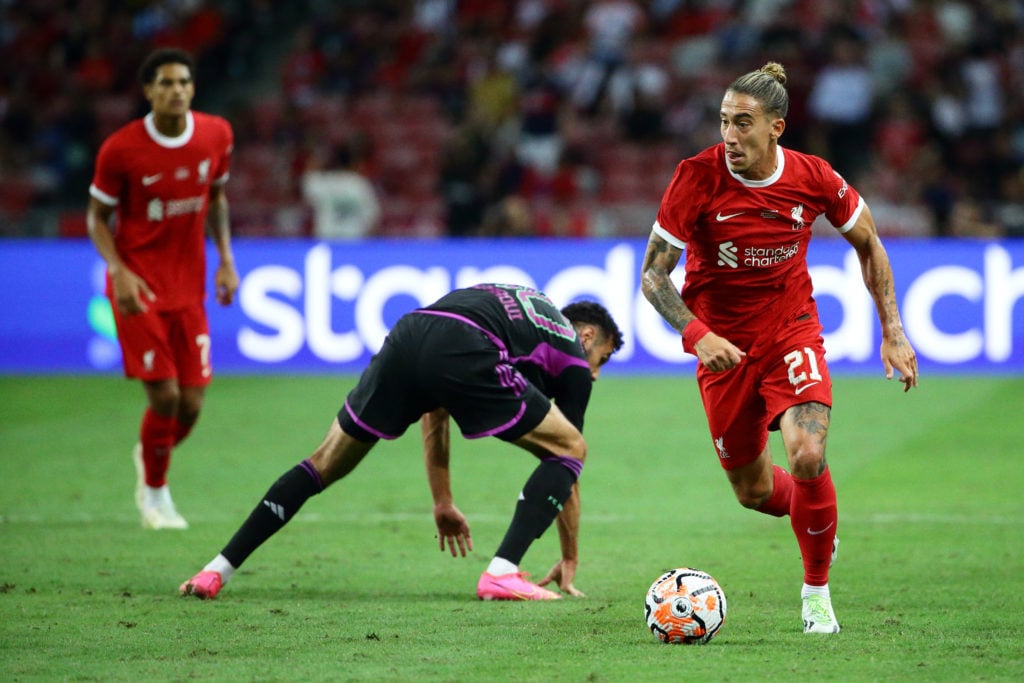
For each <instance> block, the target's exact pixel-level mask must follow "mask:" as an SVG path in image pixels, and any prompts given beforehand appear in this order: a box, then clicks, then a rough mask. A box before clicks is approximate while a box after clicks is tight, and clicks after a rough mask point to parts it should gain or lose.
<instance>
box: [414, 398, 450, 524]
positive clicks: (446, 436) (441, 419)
mask: <svg viewBox="0 0 1024 683" xmlns="http://www.w3.org/2000/svg"><path fill="white" fill-rule="evenodd" d="M420 431H421V434H422V436H423V459H424V462H425V464H426V468H427V483H428V484H429V486H430V495H431V497H432V498H433V499H434V504H438V503H451V501H452V490H451V474H450V471H449V468H448V462H449V459H450V438H451V437H450V432H449V422H448V412H447V411H446V410H444V409H443V408H439V409H438V410H435V411H433V412H430V413H426V414H424V415H423V417H422V418H421V420H420Z"/></svg>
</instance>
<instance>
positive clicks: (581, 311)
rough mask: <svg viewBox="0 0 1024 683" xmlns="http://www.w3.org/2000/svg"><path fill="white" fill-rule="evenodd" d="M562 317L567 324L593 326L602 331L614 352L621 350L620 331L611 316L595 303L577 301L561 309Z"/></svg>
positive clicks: (606, 310)
mask: <svg viewBox="0 0 1024 683" xmlns="http://www.w3.org/2000/svg"><path fill="white" fill-rule="evenodd" d="M562 315H564V316H565V317H566V318H568V319H569V322H571V323H573V324H575V323H583V324H585V325H595V326H597V327H599V328H600V329H601V330H603V331H604V334H605V336H606V337H607V338H608V339H611V340H612V345H613V347H614V350H615V351H618V350H619V349H621V348H622V331H621V330H620V329H619V326H618V325H616V324H615V320H614V319H613V318H612V314H611V313H609V312H608V309H606V308H605V307H604V306H602V305H601V304H599V303H597V302H596V301H577V302H575V303H571V304H569V305H568V306H566V307H565V308H563V309H562Z"/></svg>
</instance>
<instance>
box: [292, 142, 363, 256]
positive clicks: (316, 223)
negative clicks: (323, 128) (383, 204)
mask: <svg viewBox="0 0 1024 683" xmlns="http://www.w3.org/2000/svg"><path fill="white" fill-rule="evenodd" d="M302 195H303V197H304V198H305V200H306V202H308V203H309V204H310V206H312V207H313V235H314V236H315V237H318V238H320V239H332V240H334V239H337V240H354V239H360V238H362V237H368V236H370V235H372V234H373V233H374V232H376V230H377V227H378V225H379V223H380V213H381V209H380V200H379V199H378V197H377V190H376V188H374V186H373V183H371V182H370V181H369V180H368V179H367V178H366V176H364V175H363V174H361V173H359V172H358V171H357V170H356V169H355V165H354V159H353V155H352V150H351V148H350V147H349V146H348V145H347V144H342V145H340V146H338V147H337V148H336V149H334V150H332V152H331V157H330V158H329V159H328V160H327V163H326V164H324V165H322V166H318V165H317V162H316V161H313V162H312V163H311V165H310V166H309V167H308V168H307V170H306V171H305V173H304V174H303V176H302Z"/></svg>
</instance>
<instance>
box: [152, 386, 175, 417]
mask: <svg viewBox="0 0 1024 683" xmlns="http://www.w3.org/2000/svg"><path fill="white" fill-rule="evenodd" d="M148 393H149V405H150V407H151V408H152V409H153V410H154V411H155V412H156V413H159V414H160V415H165V416H167V417H171V416H175V415H177V413H178V407H179V405H180V403H181V390H180V389H179V388H178V385H177V384H175V383H174V382H163V383H161V384H160V385H158V386H151V387H150V388H149V392H148Z"/></svg>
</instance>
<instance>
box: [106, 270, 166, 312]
mask: <svg viewBox="0 0 1024 683" xmlns="http://www.w3.org/2000/svg"><path fill="white" fill-rule="evenodd" d="M110 281H111V284H112V286H113V289H114V301H115V302H117V310H119V311H121V313H125V314H127V315H134V314H136V313H145V312H146V311H148V310H149V307H148V306H147V305H146V302H151V301H156V294H154V293H153V290H152V289H150V288H149V285H147V284H146V281H145V280H143V279H142V278H141V277H139V276H138V275H136V274H135V273H133V272H132V271H130V270H128V269H127V268H123V269H121V270H118V271H117V272H116V273H112V274H111V276H110Z"/></svg>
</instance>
